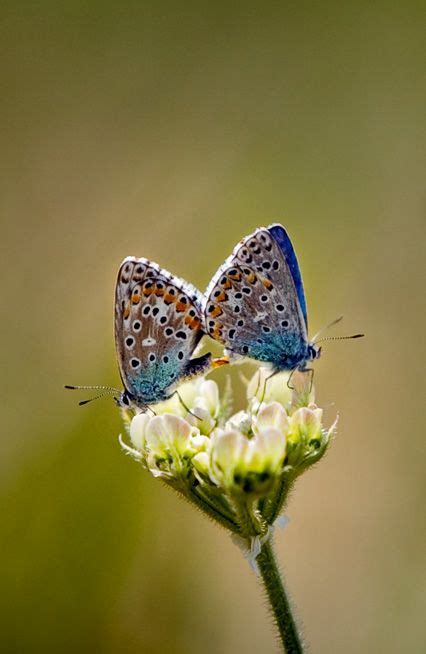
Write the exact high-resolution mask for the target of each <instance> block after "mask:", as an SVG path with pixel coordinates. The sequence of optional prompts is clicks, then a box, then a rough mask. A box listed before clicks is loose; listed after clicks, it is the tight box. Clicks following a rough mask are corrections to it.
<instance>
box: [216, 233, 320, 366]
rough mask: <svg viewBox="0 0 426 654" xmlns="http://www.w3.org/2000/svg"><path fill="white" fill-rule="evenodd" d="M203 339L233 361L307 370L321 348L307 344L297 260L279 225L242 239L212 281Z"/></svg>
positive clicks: (303, 299)
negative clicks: (220, 347)
mask: <svg viewBox="0 0 426 654" xmlns="http://www.w3.org/2000/svg"><path fill="white" fill-rule="evenodd" d="M203 316H204V322H205V328H206V331H207V333H208V334H209V335H210V336H211V337H212V338H214V339H216V340H218V341H219V342H220V343H222V344H223V345H224V346H225V348H226V350H227V352H228V353H229V354H230V355H231V358H232V356H234V357H235V355H237V358H238V356H239V355H240V356H244V357H249V358H251V359H256V360H257V361H263V362H268V363H270V364H272V369H273V371H274V372H278V371H284V370H288V371H292V370H295V369H299V370H306V366H307V364H308V362H309V361H311V360H313V359H317V358H318V357H319V356H320V353H321V348H320V347H317V346H316V345H315V344H314V343H312V342H309V340H308V335H307V331H308V318H307V310H306V299H305V292H304V290H303V283H302V276H301V274H300V269H299V265H298V263H297V258H296V254H295V252H294V249H293V246H292V244H291V241H290V238H289V237H288V235H287V232H286V231H285V229H284V227H283V226H282V225H278V224H273V225H270V226H269V227H266V228H264V227H261V228H259V229H256V231H255V232H253V234H250V235H249V236H247V237H246V238H244V239H243V240H242V241H241V242H240V243H239V244H238V245H237V246H236V247H235V249H234V251H233V253H232V254H231V256H230V257H228V259H227V260H226V261H225V263H224V264H223V265H222V266H221V267H220V268H219V270H218V271H217V272H216V274H215V275H214V277H213V279H212V280H211V282H210V284H209V286H208V288H207V291H206V293H205V296H204V299H203Z"/></svg>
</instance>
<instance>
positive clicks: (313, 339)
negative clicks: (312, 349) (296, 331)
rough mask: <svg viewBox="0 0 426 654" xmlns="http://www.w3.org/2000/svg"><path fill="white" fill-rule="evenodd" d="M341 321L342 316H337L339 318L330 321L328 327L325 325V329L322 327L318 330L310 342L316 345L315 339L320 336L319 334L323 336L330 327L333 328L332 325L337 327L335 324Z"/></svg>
mask: <svg viewBox="0 0 426 654" xmlns="http://www.w3.org/2000/svg"><path fill="white" fill-rule="evenodd" d="M342 320H343V316H339V317H338V318H336V319H335V320H332V321H331V322H330V323H329V324H328V325H326V326H325V327H322V328H321V329H320V330H319V332H317V333H316V334H315V336H314V337H313V338H312V342H313V343H316V342H317V338H318V336H321V334H324V332H326V331H327V330H328V329H330V328H331V327H334V325H337V323H339V322H341V321H342Z"/></svg>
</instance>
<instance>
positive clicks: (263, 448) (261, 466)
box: [210, 427, 285, 495]
mask: <svg viewBox="0 0 426 654" xmlns="http://www.w3.org/2000/svg"><path fill="white" fill-rule="evenodd" d="M284 456H285V437H284V436H283V434H282V433H281V432H280V431H279V430H278V429H276V428H273V427H268V428H266V429H262V430H260V431H259V432H258V433H257V434H255V435H254V436H253V437H252V438H248V437H247V436H245V435H244V434H243V433H241V432H240V431H237V430H230V431H221V430H217V431H216V432H215V434H214V436H213V440H212V446H211V454H210V476H211V478H212V480H213V481H214V482H215V483H216V484H217V485H219V486H221V487H222V488H224V490H226V491H228V492H229V493H230V494H241V493H252V494H257V495H265V494H266V493H267V492H268V491H269V490H270V489H271V488H272V486H273V485H274V483H275V481H276V479H277V478H278V476H279V475H280V474H281V470H282V466H283V462H284Z"/></svg>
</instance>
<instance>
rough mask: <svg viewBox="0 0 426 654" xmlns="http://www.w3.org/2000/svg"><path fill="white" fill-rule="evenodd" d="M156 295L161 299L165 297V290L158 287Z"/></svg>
mask: <svg viewBox="0 0 426 654" xmlns="http://www.w3.org/2000/svg"><path fill="white" fill-rule="evenodd" d="M155 295H157V297H161V296H162V295H164V288H158V286H157V287H156V288H155Z"/></svg>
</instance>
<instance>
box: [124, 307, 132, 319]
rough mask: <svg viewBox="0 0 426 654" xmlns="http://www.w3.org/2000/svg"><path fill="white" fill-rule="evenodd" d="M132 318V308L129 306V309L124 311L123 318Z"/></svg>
mask: <svg viewBox="0 0 426 654" xmlns="http://www.w3.org/2000/svg"><path fill="white" fill-rule="evenodd" d="M129 316H130V307H129V305H127V307H126V308H125V309H124V311H123V318H128V317H129Z"/></svg>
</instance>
